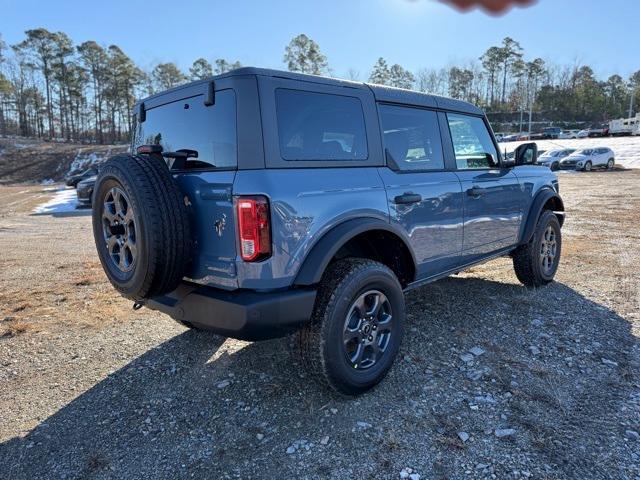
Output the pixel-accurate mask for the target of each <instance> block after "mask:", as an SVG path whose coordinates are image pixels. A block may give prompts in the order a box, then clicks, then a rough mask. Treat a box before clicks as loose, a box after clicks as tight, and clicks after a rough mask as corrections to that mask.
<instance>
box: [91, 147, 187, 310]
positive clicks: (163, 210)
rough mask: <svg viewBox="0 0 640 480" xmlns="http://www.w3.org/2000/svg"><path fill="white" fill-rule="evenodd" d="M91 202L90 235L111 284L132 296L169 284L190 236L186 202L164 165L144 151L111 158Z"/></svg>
mask: <svg viewBox="0 0 640 480" xmlns="http://www.w3.org/2000/svg"><path fill="white" fill-rule="evenodd" d="M92 203H93V236H94V240H95V243H96V248H97V250H98V256H99V258H100V262H101V263H102V267H103V269H104V271H105V273H106V275H107V278H108V279H109V281H110V282H111V284H112V285H113V286H114V287H115V288H116V289H117V290H118V291H119V292H120V293H121V294H122V295H123V296H125V297H126V298H129V299H131V300H136V301H140V300H144V299H145V298H149V297H152V296H155V295H160V294H163V293H167V292H170V291H171V290H174V289H175V288H176V287H177V286H178V284H179V282H180V281H181V280H182V277H183V276H184V273H185V269H186V267H187V265H188V263H189V255H190V250H191V247H190V243H191V242H190V232H189V221H188V218H187V212H186V207H185V203H184V200H183V197H182V194H181V193H180V190H179V189H178V187H177V186H176V184H175V183H174V181H173V178H172V176H171V173H170V172H169V169H168V168H167V165H166V164H165V163H164V162H163V161H162V160H161V159H156V158H150V157H146V156H131V155H119V156H116V157H112V158H110V159H109V160H108V161H107V162H106V163H105V164H104V166H103V167H102V168H101V169H100V174H99V176H98V179H97V180H96V185H95V187H94V193H93V202H92Z"/></svg>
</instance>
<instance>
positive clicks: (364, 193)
mask: <svg viewBox="0 0 640 480" xmlns="http://www.w3.org/2000/svg"><path fill="white" fill-rule="evenodd" d="M233 194H234V196H237V195H265V196H266V197H268V198H269V201H270V206H271V235H272V244H273V249H274V251H273V254H272V256H271V257H270V258H268V259H267V260H264V261H262V262H256V263H247V262H243V261H242V260H241V259H240V258H237V259H236V264H237V274H238V286H239V287H240V288H255V289H273V288H282V287H287V286H290V285H291V284H292V283H293V280H294V279H295V276H296V274H297V272H298V270H299V269H300V266H301V265H302V262H303V261H304V259H305V258H306V256H307V254H308V253H309V251H310V250H311V248H312V247H313V246H314V245H315V244H316V242H317V241H319V240H320V239H321V238H322V236H323V235H324V234H325V233H327V232H328V231H329V230H331V229H332V228H333V227H335V226H337V225H339V224H340V223H342V222H344V221H346V220H349V219H352V218H362V217H370V218H377V219H381V220H384V221H385V222H388V219H389V211H388V206H387V199H386V194H385V190H384V185H383V183H382V180H381V179H380V176H379V175H378V172H377V170H376V168H375V167H357V168H314V169H309V168H305V169H296V168H283V169H267V170H245V171H238V173H237V175H236V179H235V183H234V190H233Z"/></svg>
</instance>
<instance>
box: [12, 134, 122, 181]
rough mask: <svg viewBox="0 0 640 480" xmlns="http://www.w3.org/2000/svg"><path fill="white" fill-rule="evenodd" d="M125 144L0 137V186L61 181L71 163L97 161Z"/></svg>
mask: <svg viewBox="0 0 640 480" xmlns="http://www.w3.org/2000/svg"><path fill="white" fill-rule="evenodd" d="M127 148H128V146H127V145H83V144H75V143H55V142H40V141H36V140H31V139H15V138H0V184H2V185H7V184H13V183H41V182H43V181H47V180H53V181H60V180H62V179H63V178H64V176H65V175H66V174H67V172H69V170H70V168H71V167H72V164H73V163H74V161H75V162H76V163H77V164H81V163H83V162H84V161H87V162H91V161H92V160H98V161H99V160H100V159H103V158H108V157H109V156H110V155H115V154H116V153H120V152H124V151H126V150H127Z"/></svg>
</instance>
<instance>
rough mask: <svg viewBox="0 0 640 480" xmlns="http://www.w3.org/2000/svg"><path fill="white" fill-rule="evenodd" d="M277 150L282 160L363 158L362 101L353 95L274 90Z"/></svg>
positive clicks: (365, 155)
mask: <svg viewBox="0 0 640 480" xmlns="http://www.w3.org/2000/svg"><path fill="white" fill-rule="evenodd" d="M276 113H277V118H278V139H279V143H280V154H281V155H282V158H284V159H285V160H320V161H322V160H366V159H367V157H368V152H367V136H366V133H365V132H366V130H365V125H364V115H363V113H362V104H361V103H360V100H359V99H358V98H355V97H347V96H341V95H330V94H325V93H315V92H303V91H299V90H288V89H283V88H279V89H277V90H276Z"/></svg>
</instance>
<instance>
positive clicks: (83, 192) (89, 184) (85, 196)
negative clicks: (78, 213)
mask: <svg viewBox="0 0 640 480" xmlns="http://www.w3.org/2000/svg"><path fill="white" fill-rule="evenodd" d="M96 178H98V177H97V175H92V176H91V177H88V178H85V179H84V180H82V181H80V182H78V185H77V186H76V196H77V197H78V204H80V206H83V207H90V206H91V196H92V195H93V187H94V185H95V184H96Z"/></svg>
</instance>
